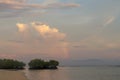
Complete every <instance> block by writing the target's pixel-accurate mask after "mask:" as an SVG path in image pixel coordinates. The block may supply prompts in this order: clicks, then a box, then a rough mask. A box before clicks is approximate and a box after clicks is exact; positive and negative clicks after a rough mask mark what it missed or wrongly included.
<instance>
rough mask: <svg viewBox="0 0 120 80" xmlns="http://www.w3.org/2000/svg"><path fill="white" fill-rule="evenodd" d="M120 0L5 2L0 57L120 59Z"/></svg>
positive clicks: (0, 6) (0, 8)
mask: <svg viewBox="0 0 120 80" xmlns="http://www.w3.org/2000/svg"><path fill="white" fill-rule="evenodd" d="M119 8H120V0H0V58H12V59H20V60H30V59H33V58H42V59H60V60H66V59H67V60H81V59H109V60H120V36H119V34H120V26H119V25H120V9H119Z"/></svg>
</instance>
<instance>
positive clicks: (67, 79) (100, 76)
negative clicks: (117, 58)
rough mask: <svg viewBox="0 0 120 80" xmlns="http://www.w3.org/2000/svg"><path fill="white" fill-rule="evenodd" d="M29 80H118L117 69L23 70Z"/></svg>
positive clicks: (118, 71)
mask: <svg viewBox="0 0 120 80" xmlns="http://www.w3.org/2000/svg"><path fill="white" fill-rule="evenodd" d="M24 72H25V75H26V76H27V77H28V79H29V80H119V79H120V68H119V67H60V68H59V69H58V70H25V71H24Z"/></svg>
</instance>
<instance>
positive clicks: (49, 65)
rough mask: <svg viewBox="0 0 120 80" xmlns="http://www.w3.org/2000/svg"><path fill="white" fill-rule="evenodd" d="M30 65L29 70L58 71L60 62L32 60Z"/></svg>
mask: <svg viewBox="0 0 120 80" xmlns="http://www.w3.org/2000/svg"><path fill="white" fill-rule="evenodd" d="M28 65H29V69H57V66H58V65H59V62H58V61H55V60H50V61H44V60H41V59H34V60H31V61H30V62H29V63H28Z"/></svg>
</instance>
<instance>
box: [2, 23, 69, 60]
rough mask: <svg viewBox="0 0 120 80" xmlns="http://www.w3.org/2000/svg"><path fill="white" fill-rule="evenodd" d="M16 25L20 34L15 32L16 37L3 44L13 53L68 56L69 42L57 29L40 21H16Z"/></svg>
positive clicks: (38, 55)
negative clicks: (27, 22)
mask: <svg viewBox="0 0 120 80" xmlns="http://www.w3.org/2000/svg"><path fill="white" fill-rule="evenodd" d="M16 25H17V28H18V32H19V34H21V35H19V34H17V38H16V39H14V40H10V41H8V43H5V44H6V45H5V44H4V46H7V47H8V49H7V50H11V52H13V54H16V55H17V54H18V55H19V56H23V55H25V56H29V57H33V56H34V55H35V57H39V58H41V57H42V58H43V57H45V58H46V57H49V58H59V59H60V58H62V59H63V58H69V53H68V52H69V49H68V44H69V43H68V42H67V41H66V34H65V33H62V32H60V31H59V29H57V28H54V27H50V26H49V25H46V24H43V23H40V22H32V23H29V24H24V23H17V24H16ZM23 33H24V34H23ZM21 36H22V37H21ZM14 48H16V49H15V50H14ZM17 57H18V56H17Z"/></svg>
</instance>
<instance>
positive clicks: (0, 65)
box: [0, 59, 25, 69]
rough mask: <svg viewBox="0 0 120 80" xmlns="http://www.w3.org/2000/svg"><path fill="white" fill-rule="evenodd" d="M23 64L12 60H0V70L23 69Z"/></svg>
mask: <svg viewBox="0 0 120 80" xmlns="http://www.w3.org/2000/svg"><path fill="white" fill-rule="evenodd" d="M24 67H25V63H23V62H20V61H17V60H13V59H0V69H23V68H24Z"/></svg>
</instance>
